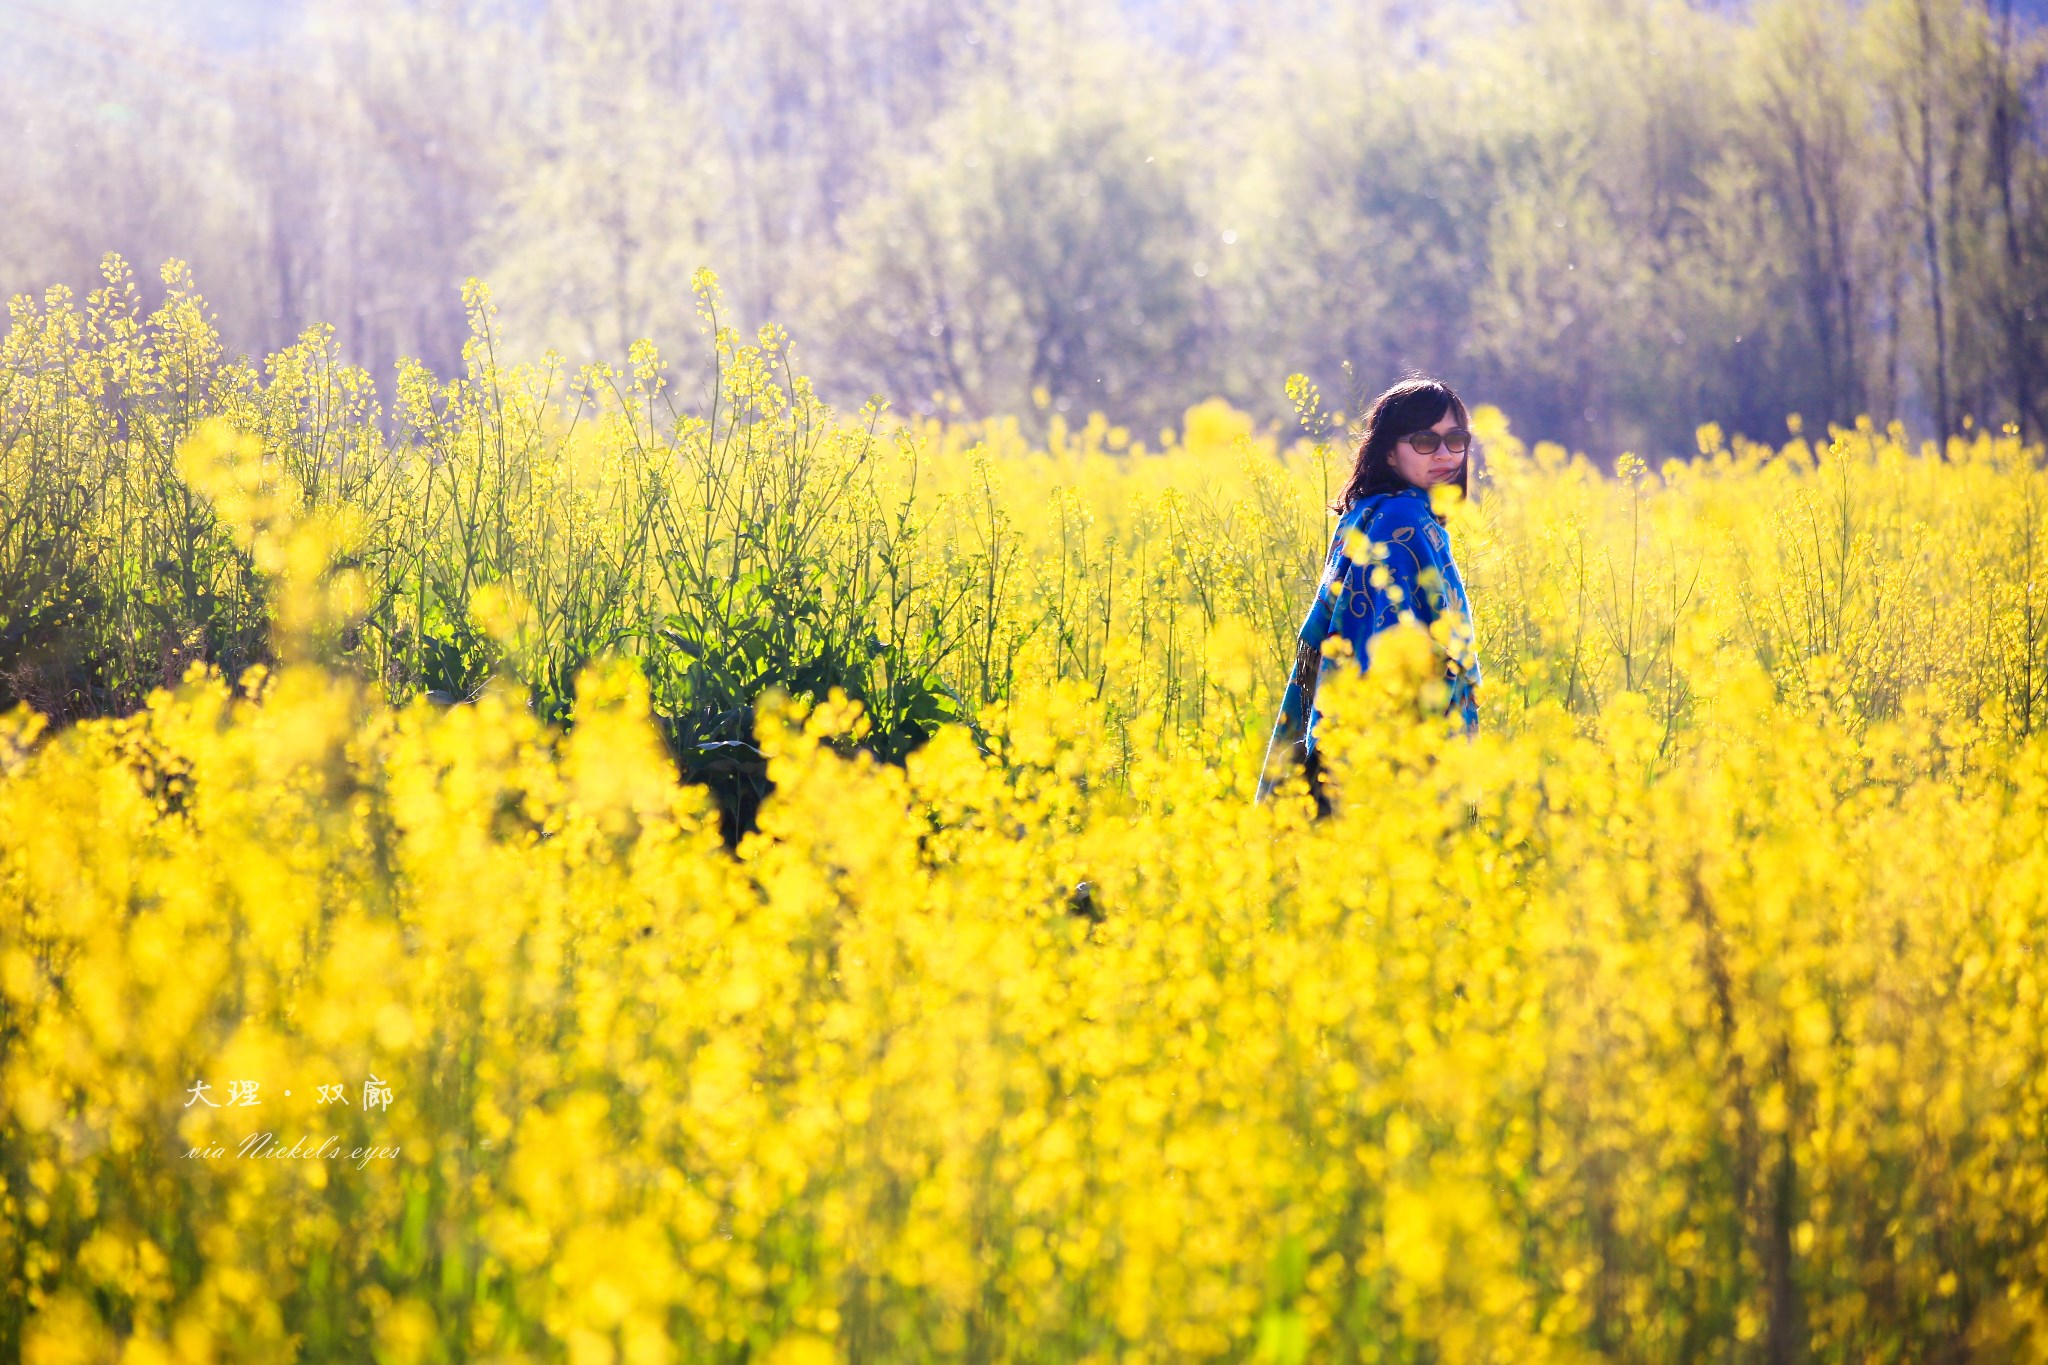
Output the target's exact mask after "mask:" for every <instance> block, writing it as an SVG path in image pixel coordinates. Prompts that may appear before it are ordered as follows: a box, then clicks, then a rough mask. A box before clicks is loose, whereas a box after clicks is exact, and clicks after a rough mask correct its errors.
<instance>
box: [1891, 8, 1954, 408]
mask: <svg viewBox="0 0 2048 1365" xmlns="http://www.w3.org/2000/svg"><path fill="white" fill-rule="evenodd" d="M1913 8H1914V11H1915V14H1916V16H1917V17H1918V19H1919V21H1920V23H1919V28H1920V51H1919V54H1918V56H1919V66H1920V70H1919V77H1920V79H1919V82H1918V91H1917V94H1918V102H1917V104H1918V107H1917V109H1916V110H1915V112H1916V113H1918V114H1919V118H1920V121H1919V128H1918V132H1919V134H1920V155H1919V158H1918V163H1919V164H1918V165H1917V166H1916V167H1915V170H1916V171H1917V172H1918V174H1917V176H1916V179H1917V181H1918V185H1917V188H1918V189H1919V191H1920V226H1921V235H1922V238H1923V239H1924V240H1923V245H1924V246H1925V248H1926V251H1927V301H1928V304H1929V306H1930V308H1931V310H1932V312H1933V314H1934V414H1935V416H1934V420H1935V426H1936V427H1937V428H1938V429H1939V431H1938V434H1939V435H1940V436H1941V437H1942V438H1943V439H1944V440H1945V439H1946V438H1947V437H1948V434H1949V432H1950V430H1951V429H1952V427H1951V414H1950V412H1949V395H1948V291H1947V280H1946V278H1945V275H1944V272H1943V270H1942V260H1941V221H1940V215H1939V214H1937V213H1936V212H1935V206H1934V72H1933V71H1932V69H1931V68H1932V66H1933V63H1934V19H1933V16H1932V15H1931V14H1930V13H1929V10H1928V0H1919V3H1918V4H1916V5H1915V6H1914V7H1913ZM1899 131H1900V134H1901V136H1904V135H1905V131H1906V130H1905V129H1903V128H1902V129H1900V130H1899ZM1908 156H1909V159H1910V156H1911V154H1910V153H1908Z"/></svg>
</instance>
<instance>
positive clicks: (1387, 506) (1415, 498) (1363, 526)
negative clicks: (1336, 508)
mask: <svg viewBox="0 0 2048 1365" xmlns="http://www.w3.org/2000/svg"><path fill="white" fill-rule="evenodd" d="M1345 519H1346V520H1347V521H1349V522H1350V524H1352V525H1354V526H1356V527H1358V529H1359V530H1361V531H1363V532H1365V533H1366V534H1367V535H1369V536H1371V537H1373V538H1374V539H1375V540H1384V539H1386V535H1385V534H1384V533H1386V532H1388V531H1394V530H1398V529H1400V528H1401V527H1404V526H1408V527H1422V526H1426V525H1429V524H1430V523H1432V522H1434V521H1435V520H1436V515H1435V513H1433V512H1431V511H1430V508H1429V495H1428V494H1427V493H1425V492H1423V491H1422V490H1421V489H1420V488H1403V489H1400V490H1398V491H1396V492H1393V493H1382V494H1379V495H1377V496H1375V497H1369V498H1361V499H1360V500H1359V501H1358V503H1357V504H1356V505H1354V506H1353V507H1352V509H1351V511H1350V512H1349V513H1348V514H1347V515H1346V518H1345Z"/></svg>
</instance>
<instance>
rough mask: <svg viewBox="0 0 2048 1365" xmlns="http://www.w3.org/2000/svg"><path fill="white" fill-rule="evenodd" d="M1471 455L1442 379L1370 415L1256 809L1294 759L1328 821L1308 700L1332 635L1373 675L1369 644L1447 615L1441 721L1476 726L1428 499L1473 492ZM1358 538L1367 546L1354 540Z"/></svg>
mask: <svg viewBox="0 0 2048 1365" xmlns="http://www.w3.org/2000/svg"><path fill="white" fill-rule="evenodd" d="M1471 449H1472V433H1471V430H1470V428H1469V424H1468V419H1467V415H1466V412H1465V404H1464V403H1463V401H1461V400H1460V399H1459V397H1458V395H1457V394H1456V393H1455V392H1453V391H1452V389H1451V387H1450V386H1449V385H1448V384H1445V383H1443V382H1441V381H1439V380H1435V379H1428V378H1423V377H1420V376H1417V377H1413V378H1410V379H1405V380H1403V381H1402V382H1401V383H1399V384H1396V385H1394V387H1393V388H1391V389H1388V390H1387V391H1386V392H1385V393H1383V394H1381V395H1380V396H1379V398H1378V399H1377V400H1376V401H1375V402H1374V403H1373V405H1372V409H1371V411H1369V412H1368V413H1367V414H1366V418H1365V430H1364V434H1363V436H1362V437H1361V438H1360V440H1359V442H1358V456H1357V461H1356V463H1355V464H1354V465H1353V466H1352V471H1351V478H1350V480H1349V481H1348V482H1347V483H1346V484H1345V487H1344V491H1343V493H1342V494H1341V495H1339V497H1338V498H1337V500H1336V501H1335V502H1333V503H1331V504H1330V510H1331V511H1333V512H1335V513H1337V533H1336V536H1335V538H1334V540H1333V541H1332V543H1331V546H1330V553H1329V555H1328V557H1327V559H1326V560H1325V562H1324V566H1323V577H1322V582H1321V583H1319V584H1318V585H1317V588H1316V600H1315V602H1314V604H1313V605H1311V606H1310V608H1309V612H1308V619H1307V620H1306V621H1304V622H1303V623H1302V627H1301V635H1300V643H1301V648H1300V652H1299V654H1297V656H1296V658H1295V664H1294V675H1293V677H1292V678H1291V679H1290V680H1289V682H1288V684H1287V691H1286V692H1285V694H1283V695H1282V697H1281V699H1280V718H1279V720H1278V722H1277V723H1276V724H1275V725H1274V727H1273V738H1272V742H1271V743H1270V744H1269V745H1268V746H1267V749H1266V765H1265V772H1264V774H1263V775H1262V776H1261V777H1260V780H1259V792H1258V797H1257V798H1256V799H1258V800H1260V801H1263V800H1265V799H1266V795H1267V794H1268V793H1269V792H1271V791H1272V789H1273V787H1274V786H1275V785H1276V784H1277V783H1278V782H1279V781H1280V780H1281V779H1282V778H1283V777H1285V776H1286V773H1287V769H1288V764H1287V760H1288V759H1289V758H1292V759H1294V760H1296V761H1299V762H1301V763H1302V764H1303V765H1304V767H1305V768H1306V769H1307V774H1308V781H1309V790H1310V791H1311V792H1312V793H1314V795H1315V799H1316V809H1317V811H1318V812H1319V813H1321V814H1324V815H1327V814H1329V812H1330V803H1329V801H1328V799H1327V798H1326V797H1325V796H1324V795H1323V791H1322V782H1321V780H1320V774H1321V770H1322V760H1321V757H1320V755H1318V754H1317V753H1316V724H1317V722H1318V721H1319V720H1320V719H1321V718H1322V717H1321V713H1320V712H1319V711H1317V710H1316V709H1315V694H1316V689H1317V683H1318V682H1319V681H1320V680H1321V679H1322V677H1323V676H1324V674H1325V671H1326V670H1329V669H1333V668H1335V667H1336V666H1337V664H1336V661H1334V660H1332V659H1329V658H1326V657H1325V656H1324V654H1323V642H1324V641H1325V640H1326V639H1328V638H1329V637H1330V636H1333V635H1341V636H1342V637H1343V638H1344V639H1345V640H1347V641H1349V642H1350V645H1351V650H1352V653H1353V655H1354V657H1355V658H1356V659H1357V661H1358V667H1359V669H1360V671H1364V670H1365V669H1367V668H1369V667H1370V666H1371V662H1372V652H1371V641H1372V637H1373V636H1375V635H1377V634H1379V633H1380V632H1381V631H1383V630H1386V629H1388V628H1389V627H1391V626H1395V625H1399V624H1401V623H1402V622H1404V621H1413V622H1415V623H1416V624H1418V625H1422V626H1425V627H1426V626H1428V625H1430V624H1431V623H1432V622H1434V621H1435V620H1437V618H1438V617H1440V616H1445V615H1449V616H1451V618H1452V622H1451V631H1450V639H1449V644H1448V645H1447V646H1446V645H1443V644H1441V643H1440V644H1439V646H1438V651H1439V653H1440V654H1441V655H1442V657H1443V663H1444V681H1445V683H1446V684H1447V685H1448V692H1449V700H1448V703H1447V705H1446V707H1445V714H1446V715H1450V714H1456V715H1458V716H1460V717H1461V718H1462V719H1463V720H1464V722H1465V730H1466V733H1467V734H1470V733H1472V732H1473V731H1474V730H1476V729H1477V728H1478V725H1479V708H1478V704H1477V699H1476V696H1475V693H1476V691H1477V688H1478V686H1479V656H1478V654H1477V652H1476V650H1475V649H1474V646H1473V635H1472V607H1471V603H1470V601H1469V600H1468V599H1467V598H1466V596H1465V581H1464V579H1463V578H1462V577H1461V576H1460V575H1459V573H1458V566H1457V563H1456V561H1455V560H1453V559H1452V558H1451V541H1450V536H1449V535H1448V534H1447V533H1446V532H1445V530H1444V524H1443V520H1442V519H1441V518H1440V517H1438V516H1437V515H1436V513H1435V511H1434V510H1433V509H1432V507H1431V504H1430V497H1429V490H1430V489H1432V488H1435V487H1437V486H1438V485H1440V484H1453V485H1456V487H1457V488H1458V490H1459V492H1460V493H1465V494H1469V492H1470V490H1471V471H1470V462H1469V459H1468V456H1469V455H1470V453H1471ZM1353 531H1357V532H1359V533H1360V534H1361V535H1362V536H1363V537H1364V540H1363V542H1360V543H1354V542H1353V538H1352V535H1351V533H1352V532H1353ZM1347 546H1348V547H1349V548H1347ZM1352 550H1356V551H1357V552H1358V553H1357V557H1354V555H1353V553H1352V552H1351V551H1352ZM1304 717H1305V723H1304Z"/></svg>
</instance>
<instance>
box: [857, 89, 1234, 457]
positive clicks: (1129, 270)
mask: <svg viewBox="0 0 2048 1365" xmlns="http://www.w3.org/2000/svg"><path fill="white" fill-rule="evenodd" d="M934 141H935V146H934V148H933V150H932V151H931V152H930V153H928V154H926V155H924V156H922V157H920V158H917V159H916V160H915V162H914V163H913V164H912V165H910V166H908V167H906V168H905V170H904V172H903V173H902V175H901V177H900V178H899V179H898V180H897V181H896V182H895V183H893V184H891V185H890V186H888V187H887V188H885V189H883V190H881V191H879V192H878V193H877V194H876V195H875V197H874V198H873V199H872V200H870V201H869V202H868V203H867V204H866V205H864V206H863V207H862V208H861V209H860V210H859V211H858V212H857V213H856V214H855V215H854V217H853V219H852V221H851V222H850V223H849V225H848V227H847V229H846V241H847V246H846V250H845V252H844V253H843V254H842V256H841V257H840V259H839V260H838V261H837V262H836V263H835V266H834V269H835V272H836V273H837V275H838V279H839V283H838V288H837V290H836V291H835V294H836V297H835V300H834V307H833V311H832V316H831V323H830V328H831V331H830V342H831V345H832V348H833V354H834V355H835V356H837V357H839V358H840V368H839V369H838V370H837V371H836V375H835V377H838V378H840V379H841V380H842V382H857V381H858V379H859V378H861V377H865V376H872V377H873V378H875V379H877V380H879V381H881V383H882V385H883V386H884V387H885V388H886V389H887V390H888V391H889V392H891V393H894V394H896V395H898V396H901V397H905V398H909V399H911V400H912V401H921V400H923V399H925V398H926V397H927V396H928V395H930V394H933V393H943V394H945V395H946V396H947V397H949V398H952V399H955V400H957V401H958V402H959V403H960V404H962V405H963V406H964V408H965V409H966V410H967V411H969V412H973V413H977V414H988V413H997V412H1017V413H1026V414H1028V413H1030V412H1031V411H1033V409H1034V407H1035V406H1036V405H1035V404H1034V401H1033V395H1034V394H1035V393H1041V392H1042V395H1043V396H1044V397H1045V399H1046V400H1047V401H1048V402H1049V403H1050V404H1051V406H1053V407H1054V408H1055V409H1057V410H1060V411H1066V410H1069V409H1079V410H1081V411H1088V410H1095V409H1100V410H1105V411H1109V412H1115V413H1118V414H1120V415H1126V416H1130V417H1133V418H1139V419H1151V420H1159V419H1161V418H1165V417H1171V416H1174V415H1177V414H1178V413H1179V411H1180V409H1181V408H1182V407H1184V406H1185V404H1186V400H1187V395H1188V394H1189V392H1190V391H1191V387H1192V386H1191V382H1190V381H1191V380H1192V381H1193V382H1194V383H1197V384H1199V383H1201V382H1202V381H1201V379H1200V378H1199V376H1201V375H1202V373H1203V363H1204V360H1203V356H1202V354H1201V336H1200V333H1199V330H1198V328H1197V326H1196V322H1197V317H1198V312H1197V310H1198V309H1199V308H1200V306H1201V300H1202V293H1203V288H1202V280H1201V278H1200V277H1199V276H1198V275H1197V273H1196V271H1197V270H1201V271H1203V272H1204V273H1206V270H1207V267H1206V265H1205V264H1204V263H1203V262H1202V261H1201V260H1199V259H1197V258H1196V254H1195V237H1196V233H1197V227H1196V221H1195V217H1194V212H1193V207H1192V205H1191V203H1190V201H1189V197H1188V194H1187V190H1186V188H1185V185H1184V182H1183V180H1182V174H1183V172H1182V169H1181V167H1180V166H1179V164H1178V162H1179V158H1178V157H1177V156H1176V155H1175V149H1173V148H1172V144H1171V143H1170V142H1169V141H1168V140H1167V139H1164V138H1162V137H1160V136H1159V135H1158V134H1157V133H1156V132H1152V131H1149V130H1146V129H1144V128H1143V127H1142V126H1141V125H1140V124H1138V123H1137V122H1135V121H1134V120H1133V119H1131V118H1130V117H1129V116H1128V115H1126V114H1124V113H1122V112H1120V111H1118V110H1116V109H1114V108H1113V107H1110V106H1108V105H1107V104H1105V103H1104V102H1101V101H1099V100H1091V99H1086V98H1083V99H1081V100H1078V101H1075V102H1072V103H1069V102H1067V101H1064V100H1062V101H1058V102H1050V101H1046V100H1043V99H1033V98H1031V97H1030V96H1029V95H1028V94H1017V95H1012V94H1009V93H1007V92H998V93H994V94H991V95H987V96H984V97H982V98H980V99H978V100H976V101H975V102H973V103H972V104H971V105H970V106H969V107H967V108H966V109H964V110H962V111H960V112H959V113H958V114H955V115H953V116H950V117H948V118H947V119H946V120H945V121H944V123H943V125H942V127H941V128H940V129H939V131H938V133H937V134H936V136H935V139H934Z"/></svg>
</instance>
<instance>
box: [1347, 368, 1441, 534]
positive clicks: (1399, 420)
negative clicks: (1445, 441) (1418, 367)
mask: <svg viewBox="0 0 2048 1365" xmlns="http://www.w3.org/2000/svg"><path fill="white" fill-rule="evenodd" d="M1446 412H1455V413H1456V414H1457V416H1458V425H1459V426H1461V427H1465V428H1467V429H1468V430H1469V429H1470V428H1471V426H1472V419H1471V417H1470V415H1469V414H1468V413H1467V412H1466V411H1465V400H1464V399H1462V398H1460V397H1458V393H1457V390H1455V389H1453V388H1452V387H1451V386H1450V385H1449V384H1446V383H1444V382H1443V381H1442V380H1441V379H1432V378H1430V377H1429V376H1428V375H1425V374H1412V373H1411V374H1409V375H1407V376H1406V377H1405V378H1403V379H1402V380H1401V382H1400V383H1398V384H1396V385H1394V387H1393V388H1391V389H1388V390H1387V391H1386V392H1385V393H1383V394H1381V395H1380V396H1379V397H1378V398H1376V399H1374V400H1373V404H1372V407H1370V408H1369V409H1367V410H1366V414H1365V421H1364V422H1363V424H1361V425H1360V426H1359V427H1358V429H1357V430H1356V432H1355V433H1354V434H1355V435H1356V436H1357V437H1358V460H1357V463H1356V464H1354V465H1352V467H1351V478H1350V479H1349V480H1348V481H1347V482H1346V483H1345V485H1344V491H1343V492H1342V493H1339V494H1338V495H1337V500H1336V501H1335V502H1333V503H1331V504H1330V510H1331V511H1332V512H1335V513H1336V514H1337V515H1339V516H1342V515H1343V514H1344V513H1346V512H1348V511H1350V510H1351V509H1352V508H1353V507H1354V506H1356V505H1357V503H1358V500H1359V499H1360V498H1369V497H1371V496H1372V495H1373V494H1375V493H1392V492H1394V491H1396V490H1398V489H1402V488H1409V487H1412V486H1413V485H1411V484H1410V483H1409V482H1408V481H1407V480H1406V479H1403V478H1402V477H1401V475H1400V472H1399V471H1398V470H1396V469H1395V468H1394V459H1393V455H1394V445H1395V443H1396V442H1398V441H1399V440H1400V439H1401V438H1402V437H1403V436H1412V435H1414V434H1415V433H1416V432H1418V431H1423V430H1426V429H1427V428H1429V427H1433V426H1435V425H1436V424H1437V423H1438V422H1440V421H1442V420H1443V416H1444V414H1445V413H1446ZM1475 453H1476V452H1475V451H1474V450H1467V451H1466V452H1465V463H1464V465H1463V466H1462V467H1461V468H1460V469H1459V470H1458V479H1457V483H1458V491H1459V492H1461V493H1463V494H1465V495H1466V496H1467V497H1470V496H1471V493H1472V456H1473V455H1474V454H1475Z"/></svg>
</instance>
